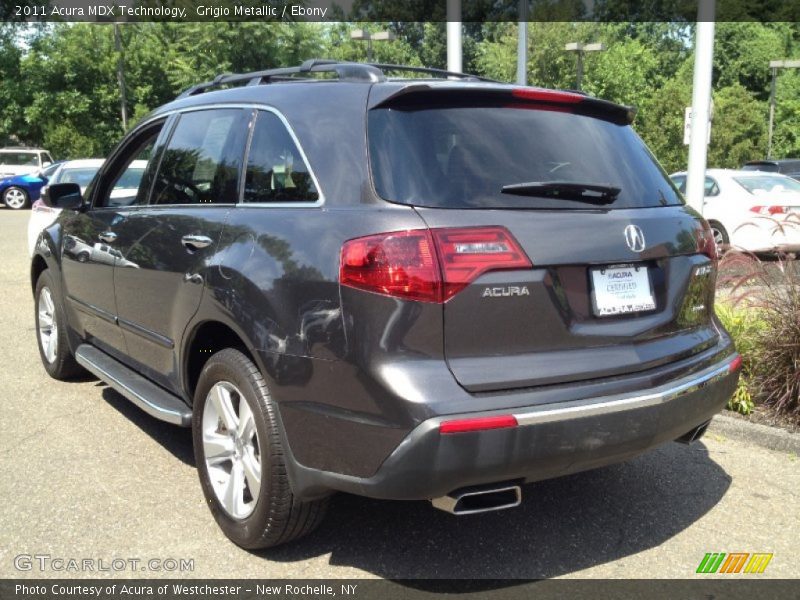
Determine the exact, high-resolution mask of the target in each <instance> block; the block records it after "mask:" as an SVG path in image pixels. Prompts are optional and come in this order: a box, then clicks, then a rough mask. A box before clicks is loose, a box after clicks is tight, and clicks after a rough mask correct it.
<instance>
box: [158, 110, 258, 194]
mask: <svg viewBox="0 0 800 600" xmlns="http://www.w3.org/2000/svg"><path fill="white" fill-rule="evenodd" d="M246 117H247V113H245V112H244V111H243V110H239V109H221V110H204V111H198V112H191V113H185V114H183V115H181V116H180V118H179V121H178V124H177V125H176V126H175V131H174V132H173V133H172V137H171V138H170V140H169V142H168V143H167V147H166V149H165V150H164V156H163V158H162V159H161V166H160V167H159V169H158V175H157V176H156V183H155V187H154V191H153V200H152V203H153V204H217V203H234V202H237V200H238V197H239V193H238V191H239V190H238V186H239V172H240V171H241V164H242V158H243V155H244V144H245V137H246V132H247V120H246Z"/></svg>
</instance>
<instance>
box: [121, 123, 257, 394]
mask: <svg viewBox="0 0 800 600" xmlns="http://www.w3.org/2000/svg"><path fill="white" fill-rule="evenodd" d="M251 118H252V111H250V110H245V109H241V108H220V109H210V110H197V111H191V112H184V113H181V114H180V115H178V116H176V117H175V124H174V127H173V130H172V133H171V134H170V137H169V140H168V141H167V142H166V145H165V149H164V151H163V153H162V155H161V158H160V165H159V167H158V170H157V172H156V175H155V178H154V182H153V185H152V192H151V195H150V202H149V204H147V205H146V206H142V207H140V208H139V209H137V210H135V211H133V212H132V213H131V214H130V215H129V216H128V218H127V219H126V220H125V221H124V223H122V224H121V226H120V227H118V228H115V233H117V234H118V237H117V240H116V243H115V245H114V248H115V249H116V250H118V251H119V252H120V253H121V256H122V257H123V258H122V259H117V262H116V267H115V271H114V285H115V295H116V304H117V311H118V315H119V325H120V327H121V328H122V330H123V332H124V336H125V340H126V344H127V348H128V355H129V359H130V360H131V361H132V362H133V364H134V366H135V367H136V368H138V369H140V370H141V371H142V372H143V373H145V374H146V375H147V376H148V377H150V378H151V379H153V380H155V381H157V382H158V383H160V384H161V385H163V386H165V387H167V388H170V389H173V390H174V391H178V390H179V389H180V381H179V375H178V369H177V357H178V345H179V342H180V340H181V338H182V335H183V332H184V330H185V328H186V325H187V324H188V322H189V320H190V319H191V317H192V316H193V315H194V314H195V312H196V311H197V309H198V307H199V306H200V301H201V299H202V295H203V290H204V287H205V285H204V284H205V278H206V272H207V269H209V268H211V266H210V263H211V261H212V259H213V256H214V253H215V251H216V248H217V244H218V242H219V238H220V234H221V232H222V229H223V226H224V223H225V219H226V216H227V214H228V212H229V211H230V208H231V207H232V206H233V205H234V204H235V203H236V202H237V200H238V197H239V185H240V173H241V170H242V169H241V164H242V160H243V157H244V151H245V143H246V140H247V132H248V124H249V122H250V119H251ZM131 167H132V168H135V167H136V164H132V165H131ZM120 177H121V179H125V177H123V176H122V175H121V176H120ZM125 185H130V184H129V183H126V184H125ZM116 201H117V202H121V201H124V200H123V199H117V200H116Z"/></svg>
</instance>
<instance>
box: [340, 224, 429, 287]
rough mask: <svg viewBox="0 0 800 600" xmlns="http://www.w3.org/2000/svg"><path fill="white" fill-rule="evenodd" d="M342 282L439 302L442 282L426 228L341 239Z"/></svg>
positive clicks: (351, 285) (350, 285)
mask: <svg viewBox="0 0 800 600" xmlns="http://www.w3.org/2000/svg"><path fill="white" fill-rule="evenodd" d="M339 282H340V283H341V284H342V285H346V286H349V287H354V288H358V289H362V290H369V291H371V292H377V293H379V294H386V295H387V296H397V297H400V298H408V299H409V300H422V301H424V302H441V297H442V285H441V276H440V274H439V265H438V263H437V261H436V255H435V254H434V249H433V239H432V237H431V234H430V232H429V231H428V230H427V229H416V230H412V231H398V232H395V233H382V234H378V235H370V236H367V237H363V238H357V239H355V240H350V241H348V242H345V244H344V246H342V257H341V264H340V268H339Z"/></svg>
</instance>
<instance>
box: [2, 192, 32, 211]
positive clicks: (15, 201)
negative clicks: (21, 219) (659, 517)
mask: <svg viewBox="0 0 800 600" xmlns="http://www.w3.org/2000/svg"><path fill="white" fill-rule="evenodd" d="M4 200H5V203H6V206H8V208H13V209H14V210H18V209H20V208H22V207H23V206H25V202H26V201H27V198H26V197H25V192H23V191H22V190H20V189H17V188H11V189H9V190H7V191H6V193H5V197H4Z"/></svg>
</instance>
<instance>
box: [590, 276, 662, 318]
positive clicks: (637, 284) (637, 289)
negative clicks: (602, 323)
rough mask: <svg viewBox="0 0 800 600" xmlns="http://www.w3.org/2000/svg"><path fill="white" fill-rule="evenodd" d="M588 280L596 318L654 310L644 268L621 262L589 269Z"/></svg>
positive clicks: (654, 303) (651, 292) (651, 291)
mask: <svg viewBox="0 0 800 600" xmlns="http://www.w3.org/2000/svg"><path fill="white" fill-rule="evenodd" d="M589 280H590V282H591V290H592V312H593V313H594V316H596V317H600V318H606V317H619V316H626V315H633V314H637V313H643V312H651V311H653V310H655V309H656V299H655V294H654V293H653V281H652V278H651V277H650V267H648V266H647V265H644V264H637V263H625V264H613V265H602V266H596V267H590V268H589ZM603 288H605V289H603ZM615 288H616V289H615Z"/></svg>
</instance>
